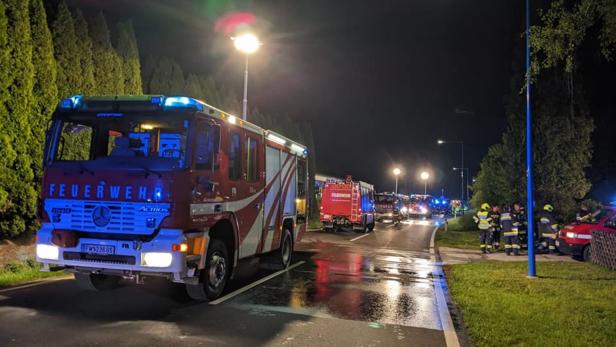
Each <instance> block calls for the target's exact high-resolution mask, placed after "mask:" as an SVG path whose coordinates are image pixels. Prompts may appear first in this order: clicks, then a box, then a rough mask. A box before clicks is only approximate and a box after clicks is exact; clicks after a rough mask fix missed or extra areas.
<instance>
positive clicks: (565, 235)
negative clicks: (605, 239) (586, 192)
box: [556, 207, 616, 261]
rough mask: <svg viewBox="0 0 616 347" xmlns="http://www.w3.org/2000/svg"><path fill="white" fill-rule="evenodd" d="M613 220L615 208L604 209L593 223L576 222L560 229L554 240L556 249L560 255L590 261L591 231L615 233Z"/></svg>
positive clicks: (615, 215) (595, 217)
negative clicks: (568, 255)
mask: <svg viewBox="0 0 616 347" xmlns="http://www.w3.org/2000/svg"><path fill="white" fill-rule="evenodd" d="M615 220H616V208H614V207H604V208H602V209H601V210H600V211H599V212H598V213H597V215H595V216H594V221H592V222H576V223H572V224H569V225H567V226H565V227H564V228H562V229H561V230H560V232H559V234H558V239H557V240H556V247H558V250H559V251H560V252H561V253H564V254H570V255H571V256H572V257H574V258H577V259H580V260H584V261H588V260H590V252H591V249H590V240H591V239H592V232H593V230H597V231H601V232H608V233H616V229H615V228H614V226H613V225H614V221H615Z"/></svg>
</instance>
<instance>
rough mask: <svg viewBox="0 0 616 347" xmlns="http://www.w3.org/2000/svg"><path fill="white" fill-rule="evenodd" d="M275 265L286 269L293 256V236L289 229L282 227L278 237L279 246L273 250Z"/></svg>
mask: <svg viewBox="0 0 616 347" xmlns="http://www.w3.org/2000/svg"><path fill="white" fill-rule="evenodd" d="M275 257H276V258H275V259H276V265H277V267H279V268H281V269H286V268H288V267H289V265H291V260H292V258H293V236H292V235H291V231H290V230H289V229H284V230H283V232H282V238H281V239H280V248H278V250H276V252H275Z"/></svg>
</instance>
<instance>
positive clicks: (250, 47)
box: [231, 33, 261, 120]
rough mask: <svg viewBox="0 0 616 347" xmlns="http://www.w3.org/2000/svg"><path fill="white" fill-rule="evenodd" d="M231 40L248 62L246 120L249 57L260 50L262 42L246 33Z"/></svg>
mask: <svg viewBox="0 0 616 347" xmlns="http://www.w3.org/2000/svg"><path fill="white" fill-rule="evenodd" d="M231 39H232V40H233V45H234V46H235V48H236V49H237V50H238V51H240V52H242V53H244V54H245V55H246V62H245V64H244V99H243V100H242V119H243V120H246V114H247V112H248V56H249V55H251V54H253V53H255V52H256V51H258V50H259V47H260V46H261V42H260V41H259V39H258V38H257V36H256V35H255V34H252V33H244V34H241V35H239V36H236V37H232V38H231Z"/></svg>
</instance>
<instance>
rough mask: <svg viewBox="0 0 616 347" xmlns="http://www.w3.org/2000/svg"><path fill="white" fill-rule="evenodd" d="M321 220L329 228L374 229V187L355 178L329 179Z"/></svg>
mask: <svg viewBox="0 0 616 347" xmlns="http://www.w3.org/2000/svg"><path fill="white" fill-rule="evenodd" d="M320 220H321V223H323V228H324V229H325V230H332V229H333V230H339V229H340V228H343V227H351V228H353V229H354V230H361V231H363V232H367V231H372V230H373V229H374V187H373V186H372V185H371V184H368V183H365V182H361V181H353V179H352V178H351V177H350V176H348V177H347V178H346V180H345V181H344V182H326V183H325V185H324V186H323V190H322V195H321V211H320Z"/></svg>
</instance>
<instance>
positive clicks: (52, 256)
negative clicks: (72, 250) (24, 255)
mask: <svg viewBox="0 0 616 347" xmlns="http://www.w3.org/2000/svg"><path fill="white" fill-rule="evenodd" d="M36 256H37V257H39V258H40V259H49V260H58V257H59V256H60V249H59V248H58V247H57V246H53V245H44V244H38V245H36Z"/></svg>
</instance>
